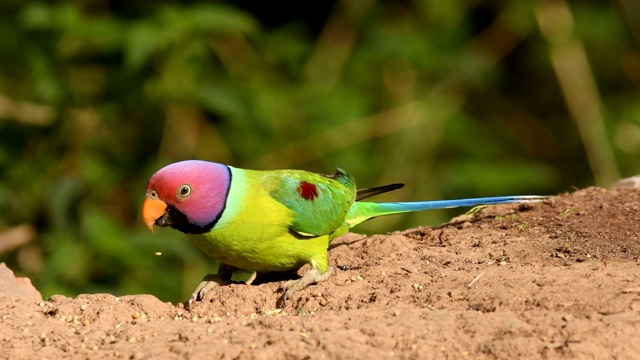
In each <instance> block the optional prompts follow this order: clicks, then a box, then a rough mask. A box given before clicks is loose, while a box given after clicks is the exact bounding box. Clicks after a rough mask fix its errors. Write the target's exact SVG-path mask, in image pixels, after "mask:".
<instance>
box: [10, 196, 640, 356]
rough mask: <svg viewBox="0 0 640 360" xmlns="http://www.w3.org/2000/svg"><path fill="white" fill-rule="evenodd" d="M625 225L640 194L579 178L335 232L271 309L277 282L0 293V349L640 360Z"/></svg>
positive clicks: (633, 252)
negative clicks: (547, 190) (546, 191)
mask: <svg viewBox="0 0 640 360" xmlns="http://www.w3.org/2000/svg"><path fill="white" fill-rule="evenodd" d="M639 220H640V190H637V189H636V190H634V189H626V188H619V189H615V190H605V189H601V188H588V189H584V190H579V191H577V192H574V193H571V194H564V195H560V196H556V197H553V198H550V199H548V200H546V201H544V202H541V203H535V204H526V205H500V206H493V207H487V208H484V209H482V210H481V211H479V212H476V213H474V214H471V215H464V216H461V217H458V218H455V219H453V220H452V221H451V222H449V223H447V224H443V225H441V226H438V227H423V228H415V229H409V230H405V231H400V232H394V233H392V234H387V235H374V236H368V237H366V236H363V235H358V234H348V235H347V236H345V237H343V238H340V239H337V240H336V241H334V243H333V244H332V246H331V249H330V251H329V258H330V262H331V263H332V264H333V265H335V266H336V267H337V268H338V269H339V270H338V272H337V274H336V275H335V276H334V277H333V278H331V279H330V280H329V281H327V282H324V283H321V284H318V285H314V286H310V287H308V288H307V289H305V290H304V291H302V292H299V293H296V294H294V296H293V299H291V300H290V301H288V302H287V303H286V304H285V306H284V307H282V308H279V307H278V302H277V300H278V298H279V297H280V295H281V292H280V288H281V286H282V285H283V284H284V280H281V279H277V280H273V279H272V280H271V281H264V280H263V281H262V283H260V284H258V285H250V286H248V285H235V284H234V285H230V286H224V287H219V288H216V289H214V290H213V291H211V292H209V293H208V294H207V295H206V296H205V299H204V301H202V302H200V303H196V304H195V305H193V306H192V307H191V309H189V311H187V310H186V309H185V308H184V307H183V306H182V304H178V305H175V304H171V303H164V302H161V301H160V300H158V299H157V298H156V297H154V296H153V295H132V296H123V297H120V298H117V297H115V296H113V295H109V294H91V295H79V296H77V297H76V298H67V297H64V296H52V297H51V298H49V299H48V300H46V301H42V300H38V299H37V296H36V297H35V298H34V297H33V294H32V293H29V292H28V291H26V292H25V291H19V292H17V293H14V294H13V295H6V294H5V295H2V294H0V349H2V350H1V351H0V358H2V359H22V358H25V359H26V358H28V359H59V358H82V359H148V358H168V359H173V358H178V359H216V358H220V359H222V358H224V359H254V358H255V359H323V358H324V359H374V358H375V359H377V358H398V359H445V358H448V359H465V358H466V359H518V358H520V359H528V358H551V359H554V358H580V359H583V358H589V359H591V358H595V359H604V358H607V359H609V358H611V359H613V358H615V359H632V358H638V356H640V355H638V354H640V266H638V265H639V259H640V241H639V239H638V237H639V236H640V221H639ZM304 270H305V269H301V271H304ZM0 284H1V282H0ZM16 284H17V285H20V286H24V285H29V282H28V281H25V280H21V281H16ZM29 286H30V285H29ZM5 292H9V291H5ZM25 294H26V295H25ZM29 299H31V300H29Z"/></svg>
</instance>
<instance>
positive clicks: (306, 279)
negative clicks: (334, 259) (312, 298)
mask: <svg viewBox="0 0 640 360" xmlns="http://www.w3.org/2000/svg"><path fill="white" fill-rule="evenodd" d="M335 272H336V269H335V268H334V267H329V268H328V269H327V271H325V272H324V273H320V271H318V270H317V269H311V270H309V271H307V272H306V273H305V274H304V275H302V277H301V278H300V279H298V280H289V281H287V282H286V283H285V284H284V285H283V286H282V291H283V295H282V302H283V304H284V303H285V302H286V301H287V300H288V299H289V298H290V297H291V295H293V294H294V293H296V292H298V291H300V290H302V289H304V288H306V287H307V286H309V285H311V284H317V283H319V282H322V281H326V280H327V279H329V278H330V277H331V275H333V274H334V273H335Z"/></svg>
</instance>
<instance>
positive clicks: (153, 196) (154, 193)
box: [149, 190, 158, 199]
mask: <svg viewBox="0 0 640 360" xmlns="http://www.w3.org/2000/svg"><path fill="white" fill-rule="evenodd" d="M149 196H151V198H152V199H157V198H158V193H157V192H156V191H155V190H153V191H151V192H150V193H149Z"/></svg>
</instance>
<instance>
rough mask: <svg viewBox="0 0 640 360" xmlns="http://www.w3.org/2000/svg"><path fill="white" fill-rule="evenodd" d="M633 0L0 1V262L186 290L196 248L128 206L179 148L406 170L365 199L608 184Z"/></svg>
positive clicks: (48, 288)
mask: <svg viewBox="0 0 640 360" xmlns="http://www.w3.org/2000/svg"><path fill="white" fill-rule="evenodd" d="M638 18H640V6H638V4H636V3H635V2H633V1H626V0H619V1H617V2H610V1H570V2H565V1H563V0H557V1H551V2H544V1H532V0H531V1H530V0H523V1H497V2H496V1H482V0H480V1H473V2H469V1H462V0H452V1H434V0H432V1H384V2H376V1H370V0H369V1H347V0H344V1H333V2H297V1H247V0H245V1H228V2H204V1H186V2H185V1H170V0H165V1H149V2H144V1H130V2H117V1H108V0H89V1H75V2H63V1H58V2H44V1H42V2H41V1H31V0H24V1H17V0H13V1H3V2H2V3H0V137H1V141H0V261H5V262H7V263H8V264H9V266H10V267H11V268H12V269H14V270H15V271H16V272H17V273H18V274H20V275H22V276H29V277H31V278H32V279H33V281H34V282H35V284H36V286H37V287H38V288H39V289H40V290H41V291H42V292H43V295H45V296H49V295H52V294H66V295H71V296H75V295H77V294H78V293H93V292H110V293H114V294H117V295H122V294H133V293H152V294H154V295H156V296H158V297H159V298H161V299H163V300H166V301H180V300H184V299H185V298H186V296H187V294H188V293H190V291H191V290H193V288H194V287H195V285H196V284H197V283H198V282H199V280H200V278H201V277H202V276H203V275H204V274H205V273H206V271H207V260H206V258H205V257H204V256H203V255H202V254H200V253H199V252H198V251H197V250H196V249H194V248H193V247H192V246H191V244H190V243H189V242H188V241H187V240H186V238H185V237H184V236H183V235H182V234H180V233H178V232H176V231H173V230H170V229H169V230H167V229H159V230H158V231H156V233H155V234H151V233H149V232H148V231H147V229H146V228H144V226H143V224H142V222H141V220H140V215H139V211H140V210H139V209H140V205H141V203H142V200H143V197H144V187H145V183H146V181H147V179H148V178H149V177H150V176H151V174H153V173H154V172H155V171H156V170H157V169H159V168H160V167H162V166H164V165H166V164H169V163H171V162H175V161H178V160H183V159H190V158H198V159H206V160H211V161H217V162H222V163H227V164H231V165H234V166H238V167H247V168H260V169H275V168H289V167H291V168H302V169H306V170H311V171H316V172H324V173H330V172H332V171H333V168H334V167H335V166H339V167H341V168H344V169H347V170H348V171H349V172H350V173H352V174H353V175H354V176H355V177H356V179H358V180H359V184H360V186H363V187H364V186H376V185H381V184H384V183H389V182H404V183H406V184H407V188H406V189H404V190H402V191H397V192H394V193H391V194H387V195H384V196H381V197H380V198H379V200H381V201H384V200H390V199H393V200H418V199H420V200H425V199H448V198H462V197H469V196H492V195H511V194H556V193H559V192H563V191H570V190H571V189H572V188H573V187H585V186H589V185H593V184H597V185H601V186H609V185H610V184H611V183H612V182H613V181H615V180H616V179H617V178H619V177H620V176H621V175H622V176H630V175H634V174H637V173H639V172H640V165H639V164H638V159H639V150H640V93H639V91H638V85H639V84H640V52H639V48H638V45H639V44H640V27H639V25H638V22H637V21H635V20H634V19H638ZM461 211H464V210H456V211H453V212H436V211H434V212H427V213H422V214H416V215H411V216H395V217H388V218H383V219H376V220H374V221H372V222H370V223H367V224H365V225H363V226H362V227H360V228H359V230H360V231H364V232H384V231H392V230H396V229H401V228H405V227H409V226H417V225H437V224H439V223H440V222H443V221H446V220H447V219H448V218H449V217H451V216H452V215H453V214H455V213H459V212H461ZM155 252H161V253H162V256H157V255H155Z"/></svg>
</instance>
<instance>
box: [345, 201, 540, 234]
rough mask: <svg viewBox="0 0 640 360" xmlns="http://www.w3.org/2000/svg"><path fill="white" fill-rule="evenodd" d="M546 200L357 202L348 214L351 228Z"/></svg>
mask: <svg viewBox="0 0 640 360" xmlns="http://www.w3.org/2000/svg"><path fill="white" fill-rule="evenodd" d="M546 198H548V196H537V195H524V196H496V197H484V198H469V199H458V200H434V201H415V202H386V203H374V202H356V203H354V204H353V205H352V206H351V209H350V210H349V213H348V214H347V223H348V224H349V227H353V226H355V225H357V224H359V223H361V222H363V221H366V220H368V219H371V218H374V217H377V216H384V215H391V214H398V213H405V212H413V211H423V210H435V209H448V208H455V207H463V206H478V205H497V204H513V203H525V202H538V201H542V200H544V199H546Z"/></svg>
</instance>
